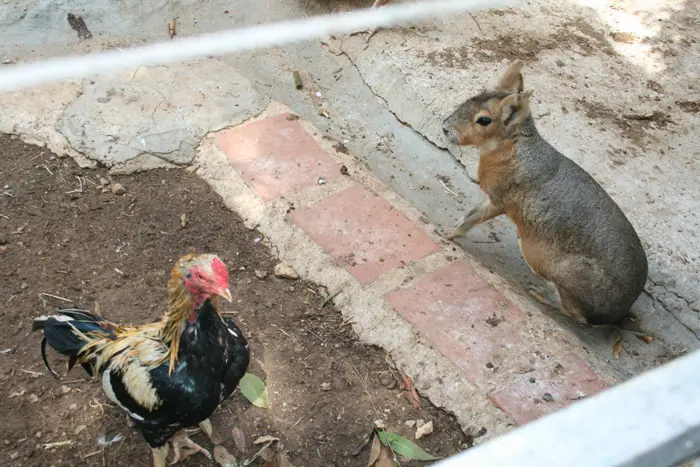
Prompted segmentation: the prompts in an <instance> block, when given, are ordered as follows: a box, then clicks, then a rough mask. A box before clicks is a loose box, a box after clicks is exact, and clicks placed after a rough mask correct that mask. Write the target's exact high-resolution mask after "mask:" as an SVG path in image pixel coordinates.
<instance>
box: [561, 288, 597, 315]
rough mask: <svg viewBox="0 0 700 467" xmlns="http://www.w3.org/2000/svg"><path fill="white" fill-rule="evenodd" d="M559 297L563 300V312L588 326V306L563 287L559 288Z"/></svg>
mask: <svg viewBox="0 0 700 467" xmlns="http://www.w3.org/2000/svg"><path fill="white" fill-rule="evenodd" d="M557 289H558V291H559V297H560V298H561V312H562V313H563V314H564V315H566V316H568V317H569V318H571V319H573V320H574V321H576V322H579V323H581V324H588V316H589V315H590V313H587V312H586V310H587V308H588V307H587V306H586V305H585V304H584V303H582V302H581V301H580V300H579V299H578V298H576V297H574V296H573V295H572V294H571V293H570V292H569V291H567V290H566V289H564V288H562V287H557Z"/></svg>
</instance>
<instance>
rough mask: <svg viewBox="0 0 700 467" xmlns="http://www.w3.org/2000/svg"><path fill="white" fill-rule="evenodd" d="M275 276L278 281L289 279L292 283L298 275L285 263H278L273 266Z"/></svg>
mask: <svg viewBox="0 0 700 467" xmlns="http://www.w3.org/2000/svg"><path fill="white" fill-rule="evenodd" d="M275 276H277V277H279V278H280V279H289V280H293V281H294V280H297V279H299V274H297V272H296V271H295V270H294V269H292V267H291V266H290V265H288V264H286V263H278V264H277V265H276V266H275Z"/></svg>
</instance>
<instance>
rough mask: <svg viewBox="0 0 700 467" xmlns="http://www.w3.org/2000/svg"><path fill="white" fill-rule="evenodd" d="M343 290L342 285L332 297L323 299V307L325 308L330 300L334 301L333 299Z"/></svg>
mask: <svg viewBox="0 0 700 467" xmlns="http://www.w3.org/2000/svg"><path fill="white" fill-rule="evenodd" d="M342 291H343V288H342V287H341V288H340V289H339V290H338V291H337V292H336V293H334V294H333V295H331V296H330V297H328V298H327V299H325V300H324V301H323V303H321V309H323V308H325V307H326V305H328V303H329V302H331V301H333V299H334V298H335V297H337V296H338V295H339V294H340V292H342Z"/></svg>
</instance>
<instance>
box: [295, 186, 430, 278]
mask: <svg viewBox="0 0 700 467" xmlns="http://www.w3.org/2000/svg"><path fill="white" fill-rule="evenodd" d="M292 219H293V220H294V222H296V223H297V225H299V226H300V227H301V228H302V229H304V231H305V232H306V233H307V234H309V236H311V238H313V239H314V241H316V242H317V243H318V244H320V245H321V247H322V248H323V249H324V250H325V251H326V252H327V253H328V254H330V255H331V256H332V257H333V258H334V259H335V260H336V261H338V262H340V263H341V264H343V265H344V266H345V268H346V269H347V270H348V271H349V272H350V273H351V274H352V275H353V276H355V278H357V280H358V281H360V282H361V283H363V284H369V283H371V282H373V281H375V280H376V279H377V278H378V277H379V276H381V275H382V274H385V273H387V272H389V271H391V270H392V269H394V268H396V267H399V266H402V265H404V264H407V263H409V262H411V261H415V260H417V259H420V258H422V257H424V256H426V255H428V254H430V253H432V252H434V251H437V250H439V249H440V247H439V245H438V244H437V243H435V242H434V241H433V240H432V239H431V238H430V237H429V236H428V235H427V234H426V233H425V232H423V231H422V230H420V229H419V228H418V226H416V225H415V224H413V223H412V222H411V221H410V220H408V218H406V216H404V215H403V214H402V213H400V212H399V211H397V210H396V209H394V208H393V207H392V206H391V205H390V204H389V203H387V202H386V201H385V200H384V199H383V198H382V197H380V196H379V195H377V194H375V193H372V192H370V191H368V190H366V189H365V188H364V187H362V186H360V185H353V186H351V187H350V188H347V189H346V190H344V191H341V192H339V193H336V194H334V195H331V196H329V197H327V198H326V199H324V200H322V201H320V202H319V203H317V204H315V205H313V206H311V208H309V209H307V210H299V211H294V212H293V214H292Z"/></svg>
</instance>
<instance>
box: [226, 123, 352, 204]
mask: <svg viewBox="0 0 700 467" xmlns="http://www.w3.org/2000/svg"><path fill="white" fill-rule="evenodd" d="M287 117H288V114H284V115H278V116H276V117H270V118H266V119H264V120H259V121H257V122H253V123H249V124H247V125H241V126H237V127H235V128H231V129H229V130H224V131H221V132H219V133H218V134H217V142H218V144H219V147H220V148H221V149H222V150H223V151H224V153H225V154H226V156H227V157H228V159H229V160H230V161H231V163H232V164H233V165H234V167H236V168H237V169H238V170H239V171H240V172H241V174H242V175H243V179H244V180H245V181H246V183H247V184H248V186H250V187H251V188H252V189H253V190H254V191H255V192H256V193H257V194H258V196H260V197H261V198H262V199H263V200H264V201H265V202H269V201H272V200H275V199H278V198H281V197H284V196H287V195H290V194H293V193H295V192H298V191H300V190H302V189H304V188H308V187H311V186H315V185H318V180H319V178H324V179H325V180H326V181H328V182H330V181H331V180H333V179H335V178H337V177H338V176H339V173H340V166H339V164H338V163H336V161H335V160H334V159H333V158H331V156H329V155H328V154H327V153H326V152H325V151H324V150H323V149H322V148H321V146H319V145H318V143H316V141H315V140H314V139H313V138H312V137H311V135H309V134H308V133H307V132H306V130H304V128H303V127H302V126H301V124H300V123H299V120H288V118H287Z"/></svg>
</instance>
